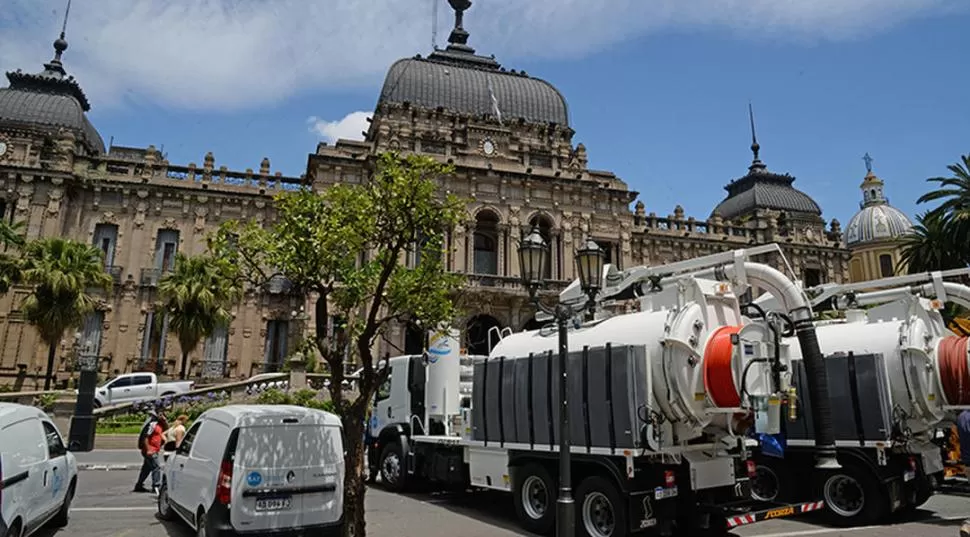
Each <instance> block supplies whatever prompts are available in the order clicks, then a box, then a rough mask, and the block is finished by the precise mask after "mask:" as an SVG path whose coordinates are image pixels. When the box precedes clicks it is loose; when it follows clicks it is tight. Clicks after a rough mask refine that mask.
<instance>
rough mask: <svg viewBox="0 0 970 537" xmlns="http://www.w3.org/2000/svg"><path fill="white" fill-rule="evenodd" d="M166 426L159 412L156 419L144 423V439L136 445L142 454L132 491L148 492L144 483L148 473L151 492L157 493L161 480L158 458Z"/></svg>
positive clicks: (163, 417)
mask: <svg viewBox="0 0 970 537" xmlns="http://www.w3.org/2000/svg"><path fill="white" fill-rule="evenodd" d="M167 428H168V422H167V420H166V419H165V415H164V414H159V415H158V419H157V420H154V421H150V422H149V423H148V424H146V425H145V430H144V431H143V434H142V436H143V437H144V440H142V441H139V446H138V447H139V448H141V456H142V464H141V472H139V473H138V481H137V482H135V488H134V489H133V490H132V492H148V489H146V488H145V485H144V483H145V479H146V478H147V477H148V474H151V475H152V492H154V493H155V494H158V487H159V486H160V485H161V481H162V468H161V465H160V462H159V458H160V454H161V451H162V444H163V443H164V436H165V429H167Z"/></svg>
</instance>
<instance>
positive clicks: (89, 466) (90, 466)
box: [77, 462, 141, 472]
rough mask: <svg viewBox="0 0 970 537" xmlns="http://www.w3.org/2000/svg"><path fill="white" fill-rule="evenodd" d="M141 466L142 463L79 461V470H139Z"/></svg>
mask: <svg viewBox="0 0 970 537" xmlns="http://www.w3.org/2000/svg"><path fill="white" fill-rule="evenodd" d="M139 468H141V463H138V464H105V463H96V462H89V463H82V462H79V463H78V465H77V469H78V470H101V471H104V472H110V471H119V470H137V469H139Z"/></svg>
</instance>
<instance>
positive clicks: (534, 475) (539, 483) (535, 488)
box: [512, 464, 556, 534]
mask: <svg viewBox="0 0 970 537" xmlns="http://www.w3.org/2000/svg"><path fill="white" fill-rule="evenodd" d="M515 476H516V477H515V488H514V489H513V491H512V498H513V501H514V502H515V514H516V515H517V516H518V518H519V523H521V524H522V527H523V528H525V529H526V530H527V531H529V532H532V533H539V534H547V533H550V532H551V531H552V529H553V527H554V526H555V525H556V484H555V482H553V480H552V476H551V475H549V472H548V471H547V470H546V469H545V468H543V467H542V466H541V465H538V464H527V465H525V466H523V467H521V468H519V469H517V470H516V472H515Z"/></svg>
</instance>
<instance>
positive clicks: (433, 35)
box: [431, 0, 438, 50]
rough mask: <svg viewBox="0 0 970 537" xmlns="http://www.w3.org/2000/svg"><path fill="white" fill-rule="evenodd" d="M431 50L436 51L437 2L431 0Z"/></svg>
mask: <svg viewBox="0 0 970 537" xmlns="http://www.w3.org/2000/svg"><path fill="white" fill-rule="evenodd" d="M431 50H438V0H431Z"/></svg>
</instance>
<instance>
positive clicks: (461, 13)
mask: <svg viewBox="0 0 970 537" xmlns="http://www.w3.org/2000/svg"><path fill="white" fill-rule="evenodd" d="M448 3H449V4H451V9H454V10H455V28H454V29H453V30H452V31H451V35H449V36H448V47H447V48H448V50H456V51H462V52H468V53H470V54H474V53H475V49H473V48H471V47H469V46H468V35H469V34H468V32H467V31H466V30H465V28H464V26H463V22H464V19H465V11H467V10H468V8H470V7H472V2H471V0H448Z"/></svg>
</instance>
